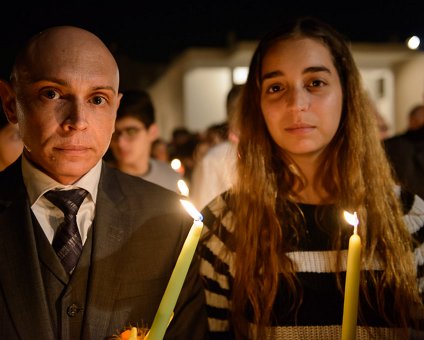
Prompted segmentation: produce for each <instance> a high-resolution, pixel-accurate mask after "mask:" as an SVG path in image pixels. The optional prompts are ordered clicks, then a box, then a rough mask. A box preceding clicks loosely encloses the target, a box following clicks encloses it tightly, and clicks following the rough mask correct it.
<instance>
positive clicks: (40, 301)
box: [0, 26, 206, 340]
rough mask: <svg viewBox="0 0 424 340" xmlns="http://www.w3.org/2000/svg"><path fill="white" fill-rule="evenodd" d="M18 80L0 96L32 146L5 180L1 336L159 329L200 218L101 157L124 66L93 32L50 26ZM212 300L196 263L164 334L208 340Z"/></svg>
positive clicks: (17, 68)
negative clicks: (207, 304) (158, 317)
mask: <svg viewBox="0 0 424 340" xmlns="http://www.w3.org/2000/svg"><path fill="white" fill-rule="evenodd" d="M53 61H54V62H53ZM10 79H11V81H10V82H6V81H1V82H0V95H1V99H2V102H3V108H4V110H5V113H6V114H7V116H8V119H9V121H11V122H12V123H19V129H20V133H21V136H22V140H23V142H24V145H25V148H24V152H23V156H22V157H20V158H19V159H18V160H17V161H16V162H14V163H13V164H12V165H10V166H9V167H8V168H6V170H5V171H3V172H1V173H0V187H1V190H0V287H1V289H0V334H1V337H2V338H4V339H23V340H46V339H62V340H74V339H105V338H107V337H108V336H112V335H114V334H116V333H117V332H119V331H120V330H122V329H123V328H125V327H128V326H129V325H147V326H150V325H151V324H152V321H153V318H154V316H155V313H156V310H157V308H158V306H159V303H160V301H161V298H162V295H163V293H164V290H165V287H166V285H167V283H168V280H169V277H170V275H171V272H172V270H173V268H174V265H175V262H176V259H177V257H178V255H179V253H180V250H181V247H182V244H183V242H184V240H185V238H186V236H187V233H188V230H189V227H190V226H191V224H192V220H191V218H190V217H189V216H188V215H187V214H186V213H185V212H184V211H183V210H182V209H181V205H180V202H179V200H178V198H179V196H178V195H176V194H175V193H173V192H171V191H169V190H165V189H163V188H162V187H160V186H158V185H156V184H153V183H150V182H147V181H145V180H143V179H141V178H137V177H133V176H129V175H127V174H124V173H122V172H120V171H118V170H116V169H113V168H110V167H109V166H107V165H106V164H105V163H104V162H103V161H102V157H103V156H104V154H105V152H106V150H107V148H108V146H109V143H110V140H111V136H112V132H113V130H114V125H115V117H116V111H117V109H118V106H119V101H120V99H121V94H120V93H119V91H118V89H119V70H118V67H117V64H116V61H115V59H114V58H113V56H112V54H111V53H110V51H109V50H108V49H107V47H106V46H105V45H104V44H103V43H102V42H101V41H100V40H99V38H98V37H96V36H95V35H93V34H92V33H90V32H88V31H86V30H83V29H80V28H77V27H69V26H60V27H52V28H49V29H47V30H45V31H43V32H41V33H39V34H37V35H36V36H34V37H33V38H32V39H31V40H30V41H29V42H28V43H27V44H26V45H25V47H24V48H23V50H22V51H21V52H20V53H19V55H18V56H17V58H16V61H15V63H14V66H13V69H12V73H11V78H10ZM71 190H72V191H71ZM74 190H76V191H74ZM59 194H60V195H59ZM69 194H72V197H70V196H69ZM52 196H54V197H52ZM64 196H68V197H67V199H66V200H63V202H59V200H61V199H62V198H63V197H64ZM73 196H75V197H76V198H78V199H79V201H78V202H77V200H74V197H73ZM81 199H82V200H83V202H82V204H81ZM71 200H72V201H71ZM53 202H54V203H53ZM79 204H81V205H80V207H79V209H78V206H79ZM62 209H63V211H64V213H63V212H62V211H61V210H62ZM76 212H78V214H77V215H76V216H75V214H76ZM190 220H191V221H190ZM62 221H63V223H62ZM65 225H66V226H68V227H69V229H66V230H65V229H64V226H65ZM63 230H64V231H65V232H62V231H63ZM68 236H71V237H68ZM55 251H57V253H56V252H55ZM203 304H204V300H203V291H202V287H201V284H200V281H199V277H198V267H197V264H196V262H193V263H192V267H191V269H190V270H189V273H188V276H187V278H186V281H185V284H184V286H183V288H182V292H181V294H180V296H179V300H178V303H177V305H176V307H175V310H174V312H175V314H174V317H173V319H172V321H171V322H170V325H169V328H168V330H167V333H166V335H165V339H203V338H204V337H205V328H206V318H205V313H204V306H203Z"/></svg>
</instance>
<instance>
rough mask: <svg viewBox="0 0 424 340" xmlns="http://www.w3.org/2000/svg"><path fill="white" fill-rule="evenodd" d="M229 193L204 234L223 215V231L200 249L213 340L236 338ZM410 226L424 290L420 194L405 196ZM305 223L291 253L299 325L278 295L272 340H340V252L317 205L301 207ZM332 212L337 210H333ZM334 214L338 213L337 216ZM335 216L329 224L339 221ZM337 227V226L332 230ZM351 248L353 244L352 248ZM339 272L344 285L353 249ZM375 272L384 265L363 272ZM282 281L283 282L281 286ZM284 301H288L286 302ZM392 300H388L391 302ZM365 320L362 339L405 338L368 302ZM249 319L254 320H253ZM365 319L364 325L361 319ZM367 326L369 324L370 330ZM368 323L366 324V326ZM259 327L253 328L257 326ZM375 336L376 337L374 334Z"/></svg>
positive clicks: (209, 211)
mask: <svg viewBox="0 0 424 340" xmlns="http://www.w3.org/2000/svg"><path fill="white" fill-rule="evenodd" d="M225 197H226V194H225V193H224V194H222V195H221V196H218V197H217V198H215V199H214V200H213V201H212V202H211V203H210V204H209V205H208V206H206V207H205V208H204V209H203V211H202V214H203V216H204V232H209V228H208V227H210V226H212V225H214V222H216V221H217V219H218V216H220V215H221V214H222V212H223V211H227V212H226V214H225V215H224V216H223V217H222V219H221V223H220V224H219V228H218V229H214V233H213V235H212V236H211V237H210V238H207V239H206V241H203V242H201V244H200V245H199V253H200V257H201V265H200V272H201V276H202V279H203V281H204V284H205V289H206V290H205V292H206V302H207V310H208V321H209V328H210V331H211V337H212V339H232V336H231V331H230V329H231V325H230V323H229V318H228V316H229V313H230V312H229V311H230V305H231V290H232V289H235V288H236V287H233V277H234V268H233V264H232V263H233V262H232V256H233V254H234V253H233V251H232V249H230V243H231V242H230V240H231V237H232V234H231V231H232V230H233V228H234V225H233V219H232V214H231V211H228V209H227V204H226V200H225ZM402 203H403V208H404V212H405V216H404V219H405V222H406V224H407V227H408V229H409V231H410V232H411V234H412V235H413V236H414V237H415V238H416V239H417V240H419V246H418V247H417V248H416V249H415V251H414V255H415V260H416V264H417V273H418V285H419V289H420V291H421V292H424V244H423V242H424V201H423V200H422V199H420V198H419V197H417V196H413V195H410V194H408V193H402ZM299 207H300V209H301V210H302V212H303V214H304V217H305V221H306V234H305V237H304V238H303V241H301V242H300V243H299V244H298V247H297V248H296V249H294V251H291V252H290V253H288V256H289V257H290V258H291V259H292V260H293V262H294V264H295V265H296V268H297V277H298V279H299V281H300V282H301V285H302V293H303V301H302V304H301V306H300V308H299V311H298V314H297V320H296V321H295V319H294V316H293V313H289V312H288V309H287V305H288V304H287V297H284V296H282V292H281V291H280V292H279V293H277V297H276V300H275V303H274V310H273V315H274V321H273V325H272V327H269V329H268V336H267V339H285V340H291V339H298V340H301V339H326V340H329V339H337V340H339V339H340V337H341V324H342V318H343V296H342V294H341V293H340V291H339V290H338V289H337V287H336V276H335V272H336V258H337V252H336V251H335V250H333V249H332V246H331V244H330V243H329V241H328V239H329V237H328V234H326V233H325V230H323V229H322V228H318V227H317V225H316V223H315V210H316V209H317V206H314V205H307V204H300V205H299ZM330 211H331V210H330ZM334 215H336V214H335V213H334ZM333 218H336V217H335V216H332V217H331V216H330V218H329V219H326V221H330V222H329V223H334V220H333ZM330 227H331V226H330ZM346 247H347V246H346ZM340 256H341V261H339V263H340V266H341V267H339V270H340V272H341V279H342V284H343V285H344V274H345V271H346V267H345V265H346V258H347V250H342V251H341V253H340ZM369 270H377V271H378V270H380V271H381V268H379V265H378V263H375V264H371V265H369V266H368V267H364V268H362V274H361V275H366V273H367V271H369ZM281 284H282V283H280V285H281ZM282 301H286V302H285V303H284V302H282ZM389 301H390V298H389V299H388V300H387V304H388V305H390V303H389ZM361 310H362V316H361V318H362V319H361V318H359V317H358V327H357V339H358V340H360V339H370V338H373V339H401V337H400V335H399V333H397V332H396V330H395V329H393V328H389V327H388V326H387V324H386V323H385V321H384V320H383V319H382V318H381V317H380V316H379V315H377V313H376V312H375V311H374V310H373V309H372V308H370V307H367V306H366V304H362V305H361ZM247 318H248V319H249V316H247ZM361 320H362V321H361ZM363 322H365V324H366V325H367V326H368V327H367V328H365V327H364V326H363V324H364V323H363ZM361 324H362V325H361ZM252 327H253V325H252ZM411 332H412V333H413V334H415V335H413V336H412V337H411V338H413V339H424V333H419V331H415V330H412V331H411ZM370 334H371V335H372V336H370Z"/></svg>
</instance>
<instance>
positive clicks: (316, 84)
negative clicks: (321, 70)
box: [310, 80, 324, 87]
mask: <svg viewBox="0 0 424 340" xmlns="http://www.w3.org/2000/svg"><path fill="white" fill-rule="evenodd" d="M323 85H324V82H323V81H322V80H313V81H311V83H310V86H311V87H320V86H323Z"/></svg>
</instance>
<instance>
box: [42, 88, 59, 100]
mask: <svg viewBox="0 0 424 340" xmlns="http://www.w3.org/2000/svg"><path fill="white" fill-rule="evenodd" d="M45 94H46V97H47V98H49V99H56V98H57V97H58V96H59V95H58V93H57V92H56V91H54V90H47V91H46V92H45Z"/></svg>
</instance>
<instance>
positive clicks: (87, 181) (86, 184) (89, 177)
mask: <svg viewBox="0 0 424 340" xmlns="http://www.w3.org/2000/svg"><path fill="white" fill-rule="evenodd" d="M101 170H102V160H101V159H100V160H99V161H98V162H97V164H96V165H95V166H94V167H93V168H91V170H90V171H89V172H87V173H86V174H85V175H84V176H83V177H81V178H80V179H79V180H78V181H76V182H75V183H74V184H71V185H63V184H60V183H59V182H57V181H55V180H54V179H53V178H51V177H50V176H48V175H46V174H45V173H44V172H42V171H41V170H39V169H37V168H36V167H35V166H34V165H33V164H31V162H30V161H29V160H28V159H27V158H26V156H25V154H23V156H22V176H23V179H24V183H25V186H26V189H27V192H28V196H29V201H30V205H31V206H32V205H33V204H34V203H36V202H37V200H38V199H39V198H40V197H41V196H42V195H44V193H45V192H47V191H49V190H52V189H56V188H59V189H72V188H82V189H85V190H87V191H88V193H89V194H90V195H91V199H92V200H93V201H94V202H96V198H97V189H98V184H99V180H100V173H101Z"/></svg>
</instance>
